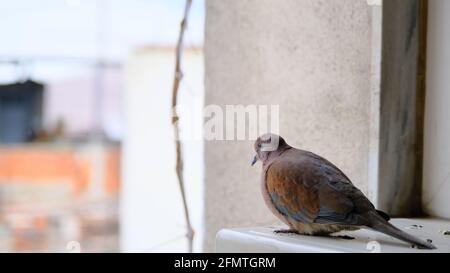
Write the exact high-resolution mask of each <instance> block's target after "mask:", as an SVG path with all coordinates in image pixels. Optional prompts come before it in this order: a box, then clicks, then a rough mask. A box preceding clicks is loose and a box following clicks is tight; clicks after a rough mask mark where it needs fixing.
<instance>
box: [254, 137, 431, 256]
mask: <svg viewBox="0 0 450 273" xmlns="http://www.w3.org/2000/svg"><path fill="white" fill-rule="evenodd" d="M254 149H255V151H256V155H255V156H254V158H253V161H252V163H251V165H252V166H253V165H254V164H255V163H256V162H258V161H260V162H262V176H261V191H262V195H263V199H264V201H265V203H266V205H267V207H268V208H269V209H270V211H271V212H272V213H273V214H274V215H275V216H276V217H277V218H279V219H280V220H281V221H282V222H283V223H285V224H286V225H287V226H288V227H289V228H288V229H279V230H275V232H276V233H296V234H302V235H316V236H330V235H331V234H332V233H336V232H339V231H343V230H347V231H351V230H358V229H361V228H366V229H370V230H375V231H377V232H381V233H384V234H387V235H390V236H392V237H394V238H397V239H399V240H402V241H405V242H408V243H410V244H412V245H413V246H416V247H418V248H421V249H436V247H435V246H434V245H433V244H431V242H428V241H424V240H421V239H419V238H417V237H415V236H412V235H410V234H408V233H406V232H404V231H402V230H400V229H399V228H397V227H395V226H394V225H392V224H391V223H389V220H390V217H389V215H388V214H387V213H385V212H383V211H381V210H377V209H376V208H375V206H374V205H373V204H372V203H371V202H370V201H369V199H368V198H367V197H366V196H365V195H364V194H363V192H362V191H361V190H359V189H358V188H357V187H356V186H355V185H353V183H352V182H351V181H350V179H349V178H348V177H347V176H346V175H345V174H344V173H343V172H342V171H341V170H340V169H339V168H338V167H336V166H335V165H334V164H332V163H331V162H330V161H328V160H326V159H325V158H323V157H321V156H319V155H317V154H314V153H312V152H309V151H305V150H300V149H296V148H294V147H292V146H290V145H289V144H287V143H286V141H285V140H284V139H283V138H282V137H280V136H278V135H276V134H271V133H268V134H264V135H262V136H260V137H258V138H257V139H256V141H255V143H254Z"/></svg>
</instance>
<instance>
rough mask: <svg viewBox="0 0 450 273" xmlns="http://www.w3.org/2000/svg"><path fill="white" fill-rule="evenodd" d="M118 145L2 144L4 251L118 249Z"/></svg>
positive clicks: (0, 229) (0, 246)
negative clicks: (74, 247)
mask: <svg viewBox="0 0 450 273" xmlns="http://www.w3.org/2000/svg"><path fill="white" fill-rule="evenodd" d="M119 177H120V152H119V146H118V145H117V144H114V143H96V142H93V143H81V144H77V145H71V144H52V143H48V144H27V145H16V146H10V147H0V251H2V252H4V251H66V250H67V249H66V247H67V244H68V243H69V242H70V241H77V242H79V243H80V245H81V247H82V250H83V251H115V250H117V249H118V248H119V245H118V237H117V235H118V222H117V219H118V215H117V206H118V198H117V197H118V191H119V181H120V179H119Z"/></svg>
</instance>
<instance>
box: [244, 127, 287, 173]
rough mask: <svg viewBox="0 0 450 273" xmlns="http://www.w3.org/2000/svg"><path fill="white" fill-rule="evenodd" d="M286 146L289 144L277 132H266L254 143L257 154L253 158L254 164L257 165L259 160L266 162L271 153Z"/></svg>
mask: <svg viewBox="0 0 450 273" xmlns="http://www.w3.org/2000/svg"><path fill="white" fill-rule="evenodd" d="M286 146H288V145H287V144H286V141H284V139H283V138H282V137H280V136H278V135H275V134H264V135H262V136H260V137H258V139H257V140H256V141H255V144H254V148H255V151H256V155H255V157H254V158H253V161H252V166H253V165H255V163H256V162H257V161H258V160H261V161H262V162H263V163H264V162H265V161H266V160H267V159H269V156H270V155H271V154H274V153H276V152H278V151H280V150H282V149H284V148H285V147H286Z"/></svg>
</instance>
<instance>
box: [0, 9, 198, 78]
mask: <svg viewBox="0 0 450 273" xmlns="http://www.w3.org/2000/svg"><path fill="white" fill-rule="evenodd" d="M184 5H185V1H184V0H126V1H125V0H41V1H36V0H14V1H10V0H0V40H1V42H0V60H1V59H24V58H29V57H32V58H33V65H32V66H31V65H29V66H23V67H15V66H11V65H6V64H5V63H0V81H2V79H3V80H6V79H11V78H14V77H18V76H17V74H21V73H22V74H26V73H34V74H39V75H41V74H42V73H43V72H42V68H43V67H44V66H47V68H45V69H44V75H41V76H42V77H44V78H45V77H46V76H45V74H46V73H49V75H57V74H58V71H61V69H60V66H61V62H60V61H59V60H58V59H60V58H61V57H62V58H66V59H72V58H73V59H80V58H81V59H87V60H94V59H95V58H97V57H102V58H104V59H107V60H110V61H114V62H123V61H125V60H126V59H127V56H129V54H130V53H131V52H132V51H133V50H135V49H136V48H139V47H143V46H150V45H157V46H173V45H174V44H175V42H176V40H177V36H178V32H179V23H180V19H181V17H182V14H183V10H184ZM203 24H204V0H194V1H193V5H192V9H191V14H190V18H189V25H188V30H187V32H186V46H190V45H192V46H201V45H202V44H203ZM30 67H31V68H30ZM29 70H33V71H31V72H30V71H29ZM52 70H53V72H52V73H51V71H52ZM38 77H39V76H38ZM49 77H50V76H49Z"/></svg>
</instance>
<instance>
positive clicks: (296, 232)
mask: <svg viewBox="0 0 450 273" xmlns="http://www.w3.org/2000/svg"><path fill="white" fill-rule="evenodd" d="M273 232H274V233H276V234H290V233H294V234H300V233H299V232H298V231H297V230H295V229H276V230H274V231H273Z"/></svg>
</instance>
